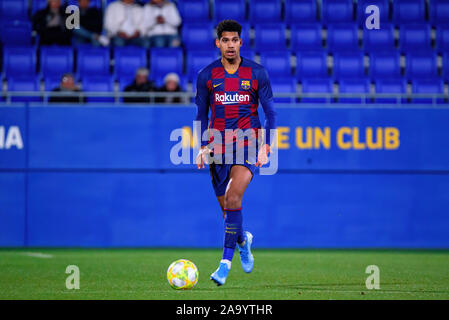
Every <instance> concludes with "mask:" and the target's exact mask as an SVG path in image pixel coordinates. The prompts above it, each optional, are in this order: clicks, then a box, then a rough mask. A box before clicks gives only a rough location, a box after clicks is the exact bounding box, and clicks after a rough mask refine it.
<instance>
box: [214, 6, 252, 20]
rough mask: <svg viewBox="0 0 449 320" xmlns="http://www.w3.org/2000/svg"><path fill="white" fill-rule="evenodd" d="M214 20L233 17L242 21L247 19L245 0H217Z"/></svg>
mask: <svg viewBox="0 0 449 320" xmlns="http://www.w3.org/2000/svg"><path fill="white" fill-rule="evenodd" d="M214 12H215V14H214V21H215V23H216V24H217V23H218V22H220V21H222V20H226V19H233V20H236V21H238V22H240V23H242V22H244V21H246V6H245V0H215V9H214Z"/></svg>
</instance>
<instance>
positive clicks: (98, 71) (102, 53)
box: [76, 47, 111, 78]
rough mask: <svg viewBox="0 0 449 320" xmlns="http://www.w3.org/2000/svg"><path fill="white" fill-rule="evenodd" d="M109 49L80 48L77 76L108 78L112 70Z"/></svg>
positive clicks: (77, 60)
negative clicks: (110, 69)
mask: <svg viewBox="0 0 449 320" xmlns="http://www.w3.org/2000/svg"><path fill="white" fill-rule="evenodd" d="M110 59H111V57H110V53H109V48H93V47H79V48H78V54H77V59H76V62H77V76H78V77H81V78H83V77H84V76H106V75H109V68H110Z"/></svg>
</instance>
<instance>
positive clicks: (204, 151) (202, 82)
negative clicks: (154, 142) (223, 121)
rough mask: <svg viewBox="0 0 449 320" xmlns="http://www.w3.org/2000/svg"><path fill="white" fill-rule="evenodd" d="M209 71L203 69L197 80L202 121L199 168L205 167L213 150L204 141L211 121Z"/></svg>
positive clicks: (198, 116) (199, 111) (198, 111)
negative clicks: (203, 138)
mask: <svg viewBox="0 0 449 320" xmlns="http://www.w3.org/2000/svg"><path fill="white" fill-rule="evenodd" d="M208 80H209V79H208V78H207V72H206V71H205V70H203V71H201V72H200V73H199V74H198V78H197V80H196V97H195V104H196V108H197V110H196V118H195V120H196V121H200V124H201V126H200V127H201V131H200V135H199V138H200V141H201V148H200V150H199V152H198V155H197V157H196V166H197V168H198V169H201V168H204V164H205V163H206V164H207V157H208V154H209V153H210V152H211V150H210V149H209V148H207V141H203V140H202V137H203V133H204V132H205V131H206V130H207V124H208V122H209V104H210V98H209V97H210V92H209V88H208V86H207V81H208Z"/></svg>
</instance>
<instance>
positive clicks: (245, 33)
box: [240, 23, 252, 50]
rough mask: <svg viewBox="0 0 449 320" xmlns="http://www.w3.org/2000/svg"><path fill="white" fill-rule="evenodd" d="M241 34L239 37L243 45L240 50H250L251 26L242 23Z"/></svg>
mask: <svg viewBox="0 0 449 320" xmlns="http://www.w3.org/2000/svg"><path fill="white" fill-rule="evenodd" d="M241 25H242V34H241V35H240V38H242V41H243V44H242V48H241V49H244V50H250V49H251V48H252V43H251V26H250V25H249V23H242V24H241Z"/></svg>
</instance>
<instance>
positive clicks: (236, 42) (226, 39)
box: [215, 31, 242, 60]
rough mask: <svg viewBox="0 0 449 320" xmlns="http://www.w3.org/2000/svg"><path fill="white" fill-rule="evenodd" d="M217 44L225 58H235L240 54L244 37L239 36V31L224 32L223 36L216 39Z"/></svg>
mask: <svg viewBox="0 0 449 320" xmlns="http://www.w3.org/2000/svg"><path fill="white" fill-rule="evenodd" d="M215 44H216V45H217V48H219V49H220V51H221V56H222V57H224V58H225V59H228V60H233V59H236V58H237V57H239V56H240V47H241V46H242V39H241V38H240V37H239V34H238V32H229V31H225V32H223V33H222V35H221V38H220V39H217V40H215Z"/></svg>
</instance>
